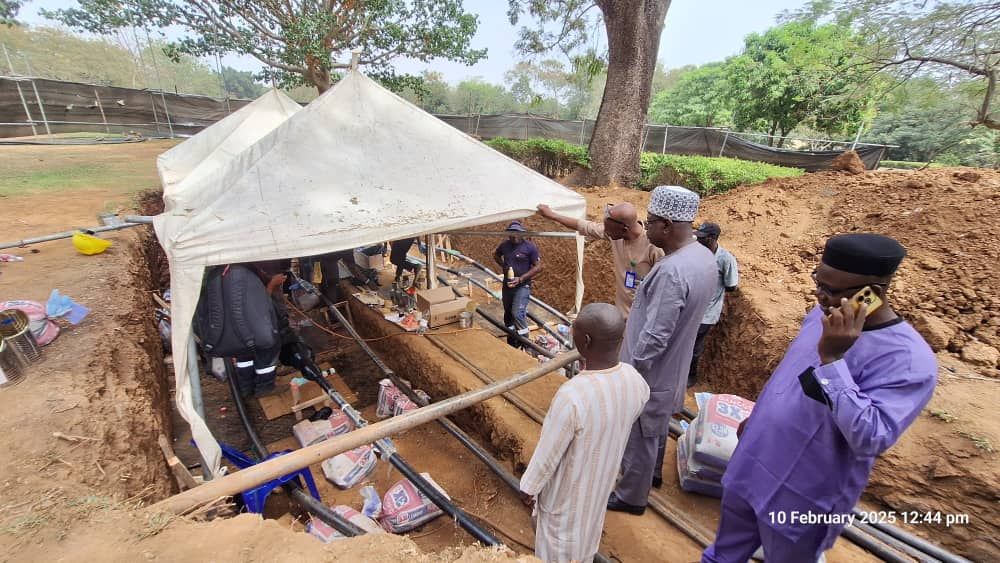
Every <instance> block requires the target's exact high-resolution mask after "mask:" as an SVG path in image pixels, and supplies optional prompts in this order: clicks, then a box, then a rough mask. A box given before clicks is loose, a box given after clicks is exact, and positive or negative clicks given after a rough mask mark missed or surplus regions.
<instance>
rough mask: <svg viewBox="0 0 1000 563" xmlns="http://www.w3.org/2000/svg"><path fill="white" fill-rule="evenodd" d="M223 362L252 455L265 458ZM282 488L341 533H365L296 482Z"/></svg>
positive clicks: (232, 372)
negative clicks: (248, 439) (252, 451)
mask: <svg viewBox="0 0 1000 563" xmlns="http://www.w3.org/2000/svg"><path fill="white" fill-rule="evenodd" d="M225 364H226V379H227V380H228V381H229V391H230V393H231V394H232V396H233V403H234V404H235V405H236V413H237V415H239V417H240V422H242V423H243V430H245V431H246V433H247V437H249V438H250V444H251V446H252V449H253V450H254V456H255V457H256V458H257V460H258V461H260V460H263V459H266V458H267V456H268V455H269V454H268V451H267V446H266V445H265V444H264V441H263V440H261V439H260V436H259V435H258V434H257V431H256V430H255V429H254V427H253V423H252V422H251V421H250V415H249V414H247V409H246V405H245V404H244V403H243V398H242V397H241V396H240V390H239V388H238V387H237V386H236V373H235V370H234V369H233V366H232V363H231V362H230V361H229V360H228V359H227V360H226V361H225ZM307 471H308V468H307ZM282 488H284V489H285V492H287V493H288V494H289V496H290V497H291V498H292V499H293V500H295V501H296V502H297V503H298V504H299V506H301V507H302V508H304V509H305V510H306V511H308V512H311V513H312V514H315V515H316V517H317V518H319V519H320V520H322V521H323V522H326V523H327V524H329V525H330V526H332V527H333V529H335V530H337V531H338V532H340V533H341V534H344V535H345V536H348V537H353V536H360V535H362V534H364V533H365V531H364V530H363V529H361V528H360V527H358V526H357V525H356V524H354V523H353V522H351V521H350V520H347V519H346V518H344V517H343V516H341V515H340V514H337V513H336V512H334V511H332V510H330V508H329V507H328V506H326V505H325V504H323V503H322V502H320V501H318V500H316V499H315V498H313V497H312V495H310V494H309V493H307V492H306V491H303V490H302V487H301V486H300V485H299V484H298V482H296V481H289V482H288V483H285V484H284V485H282Z"/></svg>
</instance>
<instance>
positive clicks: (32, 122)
mask: <svg viewBox="0 0 1000 563" xmlns="http://www.w3.org/2000/svg"><path fill="white" fill-rule="evenodd" d="M0 46H2V47H3V55H4V57H7V66H8V67H9V68H10V75H11V80H12V81H13V82H14V85H15V86H17V95H18V96H20V98H21V107H23V108H24V114H25V115H27V116H28V125H30V126H31V135H32V136H34V137H37V136H38V129H37V128H36V127H35V120H34V119H32V118H31V112H30V111H29V110H28V101H27V100H25V99H24V90H21V81H20V80H18V79H17V78H16V77H15V76H14V65H13V64H12V63H11V62H10V54H9V53H7V45H6V44H4V43H0Z"/></svg>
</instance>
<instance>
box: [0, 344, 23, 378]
mask: <svg viewBox="0 0 1000 563" xmlns="http://www.w3.org/2000/svg"><path fill="white" fill-rule="evenodd" d="M23 378H24V365H23V364H22V363H21V358H20V357H19V356H18V355H17V352H15V351H14V347H13V346H10V345H9V344H7V341H6V340H4V339H3V338H0V389H2V388H4V387H10V386H12V385H17V384H18V383H20V382H21V379H23Z"/></svg>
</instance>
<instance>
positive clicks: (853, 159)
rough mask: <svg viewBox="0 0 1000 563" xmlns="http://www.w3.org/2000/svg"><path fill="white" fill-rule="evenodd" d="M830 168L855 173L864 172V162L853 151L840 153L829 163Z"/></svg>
mask: <svg viewBox="0 0 1000 563" xmlns="http://www.w3.org/2000/svg"><path fill="white" fill-rule="evenodd" d="M830 168H832V169H834V170H843V171H844V172H850V173H851V174H855V175H857V174H864V173H865V163H864V162H862V161H861V157H860V156H858V153H856V152H854V151H845V152H842V153H840V156H838V157H837V158H835V159H833V162H831V163H830Z"/></svg>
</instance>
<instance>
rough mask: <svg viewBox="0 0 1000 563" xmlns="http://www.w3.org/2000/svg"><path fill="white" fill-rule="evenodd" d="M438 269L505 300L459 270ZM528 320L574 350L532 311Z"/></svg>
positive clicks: (443, 267) (529, 312) (564, 345)
mask: <svg viewBox="0 0 1000 563" xmlns="http://www.w3.org/2000/svg"><path fill="white" fill-rule="evenodd" d="M439 250H441V251H442V252H447V250H445V249H439ZM438 268H439V269H441V270H444V271H445V272H448V273H449V274H452V275H455V276H458V277H460V278H464V279H467V280H468V281H469V282H470V283H472V284H473V285H475V286H476V287H478V288H479V289H482V290H483V291H485V292H486V293H487V294H489V295H490V296H491V297H493V299H496V300H498V301H499V300H501V299H502V298H503V297H502V295H500V294H498V293H497V292H496V291H494V290H493V289H490V287H489V286H487V285H486V284H484V283H482V282H481V281H479V280H477V279H476V278H473V277H472V276H468V275H466V274H463V273H462V272H460V271H458V270H454V269H451V268H448V267H447V266H438ZM501 281H502V279H501ZM449 285H450V284H449ZM528 318H529V319H531V320H533V321H535V323H537V324H538V326H539V327H540V328H541V329H542V330H544V331H545V332H547V333H549V334H550V335H552V337H553V338H555V339H556V340H558V341H559V343H560V344H562V345H563V347H564V348H566V349H567V350H572V349H573V343H572V342H570V341H569V340H568V339H566V338H565V337H563V335H561V334H559V331H557V330H555V329H553V328H552V327H550V326H548V325H547V324H545V321H543V320H542V319H540V318H539V317H538V315H535V314H534V313H532V312H531V311H528Z"/></svg>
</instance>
